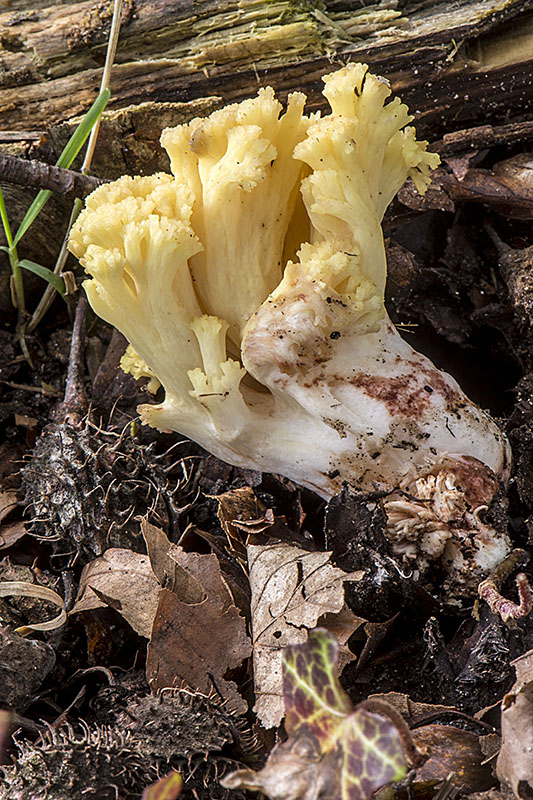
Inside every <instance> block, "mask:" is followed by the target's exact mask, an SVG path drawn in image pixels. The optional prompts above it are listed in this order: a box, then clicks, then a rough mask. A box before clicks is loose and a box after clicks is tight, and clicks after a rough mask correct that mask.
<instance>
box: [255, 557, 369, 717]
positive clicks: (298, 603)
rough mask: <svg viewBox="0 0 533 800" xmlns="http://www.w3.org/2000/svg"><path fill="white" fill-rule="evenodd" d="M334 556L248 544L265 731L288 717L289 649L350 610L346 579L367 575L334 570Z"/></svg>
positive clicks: (259, 702)
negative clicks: (328, 617) (322, 622)
mask: <svg viewBox="0 0 533 800" xmlns="http://www.w3.org/2000/svg"><path fill="white" fill-rule="evenodd" d="M330 556H331V553H329V552H310V551H306V550H302V549H301V548H299V547H293V546H291V545H287V544H275V545H265V546H263V545H249V546H248V565H249V574H250V586H251V590H252V609H251V611H252V641H253V661H254V687H255V695H256V704H255V706H254V711H255V713H256V714H257V716H258V718H259V719H260V720H261V722H262V724H263V725H264V726H265V728H271V727H273V726H275V725H279V723H280V722H281V719H282V717H283V714H284V705H283V693H282V680H281V654H282V650H283V648H284V647H286V646H287V645H290V644H303V643H304V642H306V641H307V632H308V630H310V629H311V628H314V627H315V626H316V625H317V624H318V620H319V619H320V618H321V617H322V616H323V615H324V614H336V613H339V612H340V611H341V610H342V609H343V608H344V586H343V584H344V581H346V580H352V581H354V580H360V579H361V577H362V575H363V573H362V572H356V573H346V572H343V570H341V569H338V568H337V567H334V566H332V565H331V564H330V563H329V559H330ZM356 619H358V618H356ZM357 624H358V623H357V622H354V630H355V628H356V627H357Z"/></svg>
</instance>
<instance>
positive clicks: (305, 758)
mask: <svg viewBox="0 0 533 800" xmlns="http://www.w3.org/2000/svg"><path fill="white" fill-rule="evenodd" d="M337 651H338V644H337V641H336V639H335V637H334V636H333V635H332V634H330V633H328V632H327V631H325V630H323V629H316V630H314V631H311V632H310V633H309V639H308V641H307V642H306V643H305V644H301V645H292V646H289V647H287V648H286V649H285V651H284V653H283V659H282V662H283V667H282V669H283V697H284V703H285V710H286V719H285V728H286V730H287V733H288V734H289V737H288V739H287V741H285V742H283V743H282V744H280V745H277V746H276V747H275V748H274V750H273V751H272V753H271V754H270V756H269V758H268V761H267V763H266V765H265V767H264V768H263V769H262V770H261V771H260V772H253V771H252V770H248V769H242V770H238V771H237V772H234V773H232V774H231V775H228V776H227V777H226V778H224V779H223V780H222V784H223V786H225V787H226V788H239V787H240V788H246V789H256V790H259V791H262V792H264V793H265V794H266V795H267V796H268V797H270V798H271V800H315V799H316V798H319V797H327V798H330V800H366V798H369V797H371V795H372V794H373V793H374V792H375V791H377V790H378V789H380V788H381V787H382V786H384V785H385V784H387V783H390V782H392V781H396V780H400V778H402V777H403V776H404V775H405V773H406V770H407V761H406V757H405V754H404V750H403V745H402V736H401V735H400V732H399V730H398V729H397V728H396V727H395V725H394V724H393V722H392V721H391V720H390V719H388V718H386V717H384V716H381V715H379V714H376V713H373V712H371V711H369V710H367V709H365V708H363V707H359V708H356V709H354V707H353V706H352V703H351V701H350V699H349V697H348V696H347V695H346V694H345V692H344V690H343V689H342V687H341V685H340V683H339V681H338V678H337V677H336V672H337V670H336V660H337Z"/></svg>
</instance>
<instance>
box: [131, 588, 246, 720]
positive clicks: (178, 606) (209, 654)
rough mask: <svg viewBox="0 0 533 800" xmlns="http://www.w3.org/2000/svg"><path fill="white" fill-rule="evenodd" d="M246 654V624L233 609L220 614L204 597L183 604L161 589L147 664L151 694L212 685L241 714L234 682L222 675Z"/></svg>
mask: <svg viewBox="0 0 533 800" xmlns="http://www.w3.org/2000/svg"><path fill="white" fill-rule="evenodd" d="M250 652H251V647H250V641H249V639H248V637H247V635H246V623H245V620H244V618H243V617H242V616H241V613H240V611H239V609H237V608H236V607H235V606H230V607H229V608H227V609H225V610H224V611H223V610H222V609H221V608H220V605H219V603H218V602H216V601H213V600H211V599H210V598H209V597H206V598H205V599H204V600H203V601H202V602H201V603H185V602H183V601H182V600H180V598H179V597H178V596H177V595H175V594H174V593H173V592H169V591H168V590H166V589H162V590H161V596H160V599H159V606H158V609H157V614H156V617H155V620H154V627H153V632H152V639H151V641H150V644H149V645H148V655H147V661H146V675H147V678H148V681H149V683H150V686H151V688H152V690H153V691H157V690H159V689H164V688H166V687H168V686H179V685H180V684H181V683H185V684H186V685H188V686H193V687H194V688H196V689H199V690H200V691H202V692H206V693H209V692H210V691H211V690H212V689H213V688H214V687H216V689H217V690H218V692H219V693H220V694H221V695H222V697H224V698H225V699H228V700H229V701H230V706H231V707H232V708H233V709H234V710H235V711H239V712H242V711H245V710H246V708H247V706H246V703H245V702H244V701H243V699H242V697H241V696H240V695H239V693H238V691H237V687H236V685H235V683H234V682H233V681H229V680H226V679H225V678H224V675H225V674H226V672H227V671H228V670H229V669H232V668H234V667H238V666H239V665H240V664H241V662H242V661H243V660H244V659H245V658H247V657H248V656H249V655H250Z"/></svg>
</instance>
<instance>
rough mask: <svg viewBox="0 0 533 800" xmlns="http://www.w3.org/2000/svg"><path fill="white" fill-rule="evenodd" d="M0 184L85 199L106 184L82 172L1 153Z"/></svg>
mask: <svg viewBox="0 0 533 800" xmlns="http://www.w3.org/2000/svg"><path fill="white" fill-rule="evenodd" d="M0 182H2V183H12V184H15V185H16V186H26V187H32V188H35V189H50V190H51V191H52V192H56V193H57V194H64V195H68V194H73V195H75V196H76V197H85V196H86V195H88V194H89V193H90V192H92V191H93V190H94V189H96V187H97V186H100V184H102V183H104V181H102V180H101V179H100V178H93V177H92V176H91V175H83V174H82V173H81V172H75V171H74V170H70V169H62V168H61V167H55V166H52V165H51V164H45V163H43V162H42V161H35V160H33V161H28V160H27V159H25V158H18V157H17V156H10V155H6V154H1V153H0Z"/></svg>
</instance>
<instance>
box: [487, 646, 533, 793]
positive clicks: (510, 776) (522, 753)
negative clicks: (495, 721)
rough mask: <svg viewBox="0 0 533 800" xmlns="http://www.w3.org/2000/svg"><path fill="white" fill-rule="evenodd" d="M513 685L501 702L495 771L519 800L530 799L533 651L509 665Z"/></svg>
mask: <svg viewBox="0 0 533 800" xmlns="http://www.w3.org/2000/svg"><path fill="white" fill-rule="evenodd" d="M511 663H512V665H513V666H514V668H515V669H516V682H515V684H514V686H513V688H512V689H511V691H510V692H509V693H508V694H506V695H505V697H504V698H503V700H502V746H501V749H500V755H499V756H498V761H497V766H496V772H497V775H498V778H499V779H500V781H501V782H502V784H503V785H504V786H505V787H508V788H510V789H511V790H512V791H513V793H514V795H515V797H517V798H520V800H530V799H531V797H533V650H529V652H527V653H525V654H524V655H523V656H520V658H517V659H515V660H514V661H512V662H511Z"/></svg>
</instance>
